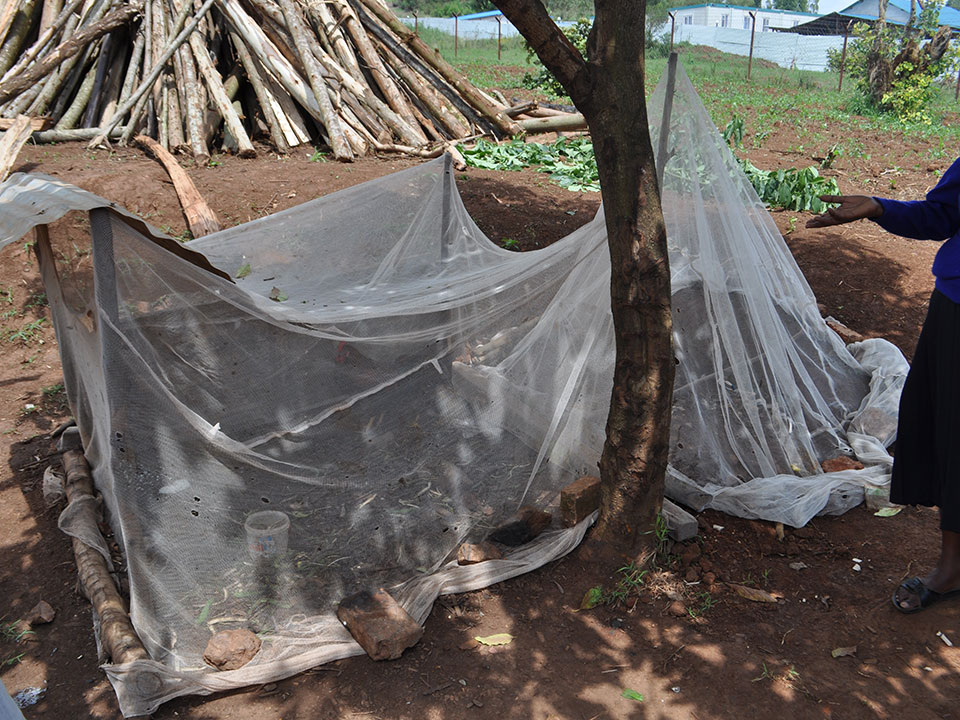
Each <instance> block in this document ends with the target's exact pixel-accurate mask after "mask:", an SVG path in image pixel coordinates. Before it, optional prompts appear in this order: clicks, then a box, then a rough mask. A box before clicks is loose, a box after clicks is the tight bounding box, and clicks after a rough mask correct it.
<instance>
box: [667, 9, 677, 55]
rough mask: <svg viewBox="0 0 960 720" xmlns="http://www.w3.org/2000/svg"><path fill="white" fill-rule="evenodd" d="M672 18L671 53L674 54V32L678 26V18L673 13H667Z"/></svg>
mask: <svg viewBox="0 0 960 720" xmlns="http://www.w3.org/2000/svg"><path fill="white" fill-rule="evenodd" d="M667 15H669V16H670V52H673V31H674V28H676V25H677V16H676V15H674V14H673V13H667Z"/></svg>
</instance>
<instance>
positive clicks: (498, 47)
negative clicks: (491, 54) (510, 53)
mask: <svg viewBox="0 0 960 720" xmlns="http://www.w3.org/2000/svg"><path fill="white" fill-rule="evenodd" d="M494 17H495V18H496V19H497V60H499V59H500V38H501V37H502V32H501V31H502V28H503V26H502V25H501V23H500V20H501V17H500V15H494Z"/></svg>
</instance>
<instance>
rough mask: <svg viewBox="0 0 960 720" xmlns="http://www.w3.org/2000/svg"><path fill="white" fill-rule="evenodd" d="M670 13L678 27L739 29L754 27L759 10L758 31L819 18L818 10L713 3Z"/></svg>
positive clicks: (791, 25)
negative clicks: (697, 26) (806, 10)
mask: <svg viewBox="0 0 960 720" xmlns="http://www.w3.org/2000/svg"><path fill="white" fill-rule="evenodd" d="M669 12H670V13H672V14H673V16H674V17H675V18H676V20H675V22H676V25H677V28H678V29H679V28H680V27H681V26H684V25H700V26H706V27H720V28H733V29H737V30H750V28H751V23H752V22H753V19H752V18H751V17H750V13H755V14H756V16H757V32H770V31H772V30H773V29H774V28H792V27H796V26H797V25H799V24H800V23H805V22H807V21H809V20H813V19H814V18H816V17H819V16H818V15H817V14H816V13H805V12H793V11H790V10H773V9H765V8H755V7H744V6H741V5H714V4H713V3H708V4H706V5H688V6H686V7H676V8H670V10H669Z"/></svg>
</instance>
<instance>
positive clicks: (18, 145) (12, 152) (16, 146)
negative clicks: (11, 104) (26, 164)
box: [0, 115, 33, 182]
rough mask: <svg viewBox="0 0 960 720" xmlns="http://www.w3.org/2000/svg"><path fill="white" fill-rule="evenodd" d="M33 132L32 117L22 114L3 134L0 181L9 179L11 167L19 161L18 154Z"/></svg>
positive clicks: (0, 153) (0, 146) (0, 144)
mask: <svg viewBox="0 0 960 720" xmlns="http://www.w3.org/2000/svg"><path fill="white" fill-rule="evenodd" d="M32 133H33V127H32V126H31V124H30V118H28V117H27V116H26V115H20V116H19V117H17V119H16V120H14V122H13V125H12V126H11V128H10V129H9V130H7V131H6V132H5V133H4V134H3V138H0V182H3V181H4V180H6V179H7V175H9V174H10V169H11V168H12V167H13V165H14V163H15V162H16V161H17V155H19V154H20V150H21V149H22V148H23V146H24V144H25V143H26V142H27V140H29V139H30V135H31V134H32Z"/></svg>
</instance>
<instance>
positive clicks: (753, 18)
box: [747, 12, 757, 81]
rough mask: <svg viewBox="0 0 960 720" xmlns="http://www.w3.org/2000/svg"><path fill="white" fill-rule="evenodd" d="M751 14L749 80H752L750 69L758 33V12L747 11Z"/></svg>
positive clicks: (748, 61)
mask: <svg viewBox="0 0 960 720" xmlns="http://www.w3.org/2000/svg"><path fill="white" fill-rule="evenodd" d="M747 14H748V15H749V16H750V59H749V60H747V80H748V81H749V80H750V71H751V70H752V69H753V37H754V35H756V34H757V14H756V13H755V12H751V13H747Z"/></svg>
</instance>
